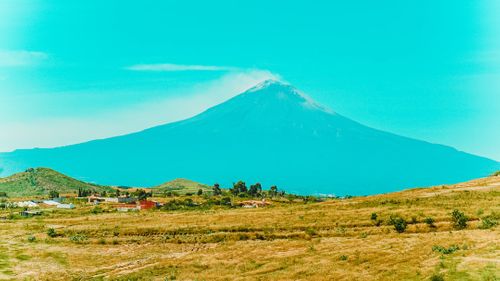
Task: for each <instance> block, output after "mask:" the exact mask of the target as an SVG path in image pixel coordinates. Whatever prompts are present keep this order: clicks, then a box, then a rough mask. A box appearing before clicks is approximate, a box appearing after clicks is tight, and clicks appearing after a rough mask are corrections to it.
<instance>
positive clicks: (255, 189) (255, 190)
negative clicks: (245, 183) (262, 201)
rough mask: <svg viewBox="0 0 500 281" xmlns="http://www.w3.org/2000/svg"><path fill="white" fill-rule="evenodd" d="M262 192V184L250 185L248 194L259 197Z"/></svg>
mask: <svg viewBox="0 0 500 281" xmlns="http://www.w3.org/2000/svg"><path fill="white" fill-rule="evenodd" d="M261 192H262V186H261V185H260V183H256V184H252V185H250V189H249V190H248V194H250V195H251V196H259V195H260V193H261Z"/></svg>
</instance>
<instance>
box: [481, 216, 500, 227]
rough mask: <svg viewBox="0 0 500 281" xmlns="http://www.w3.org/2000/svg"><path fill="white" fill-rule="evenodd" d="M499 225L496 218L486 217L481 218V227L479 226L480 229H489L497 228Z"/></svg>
mask: <svg viewBox="0 0 500 281" xmlns="http://www.w3.org/2000/svg"><path fill="white" fill-rule="evenodd" d="M497 224H498V221H497V220H496V218H495V216H486V217H483V218H481V225H480V226H479V228H481V229H489V228H492V227H495V226H496V225H497Z"/></svg>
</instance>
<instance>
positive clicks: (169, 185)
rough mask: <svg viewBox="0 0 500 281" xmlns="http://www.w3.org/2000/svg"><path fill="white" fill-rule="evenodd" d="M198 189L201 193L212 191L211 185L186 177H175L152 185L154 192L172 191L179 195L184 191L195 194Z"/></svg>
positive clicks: (184, 192)
mask: <svg viewBox="0 0 500 281" xmlns="http://www.w3.org/2000/svg"><path fill="white" fill-rule="evenodd" d="M199 189H201V190H202V191H203V193H206V192H211V191H212V187H210V186H208V185H206V184H202V183H198V182H195V181H192V180H188V179H175V180H171V181H168V182H165V183H162V184H160V185H158V186H155V187H152V190H153V192H154V193H161V194H165V193H167V192H172V193H176V194H179V195H183V194H186V193H191V194H196V192H198V190H199Z"/></svg>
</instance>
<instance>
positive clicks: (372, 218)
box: [370, 213, 378, 221]
mask: <svg viewBox="0 0 500 281" xmlns="http://www.w3.org/2000/svg"><path fill="white" fill-rule="evenodd" d="M377 217H378V216H377V213H372V215H371V217H370V219H371V220H372V221H376V220H377Z"/></svg>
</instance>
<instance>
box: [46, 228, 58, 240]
mask: <svg viewBox="0 0 500 281" xmlns="http://www.w3.org/2000/svg"><path fill="white" fill-rule="evenodd" d="M47 235H48V236H49V237H52V238H54V237H56V236H57V233H56V230H55V229H53V228H49V229H47Z"/></svg>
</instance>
